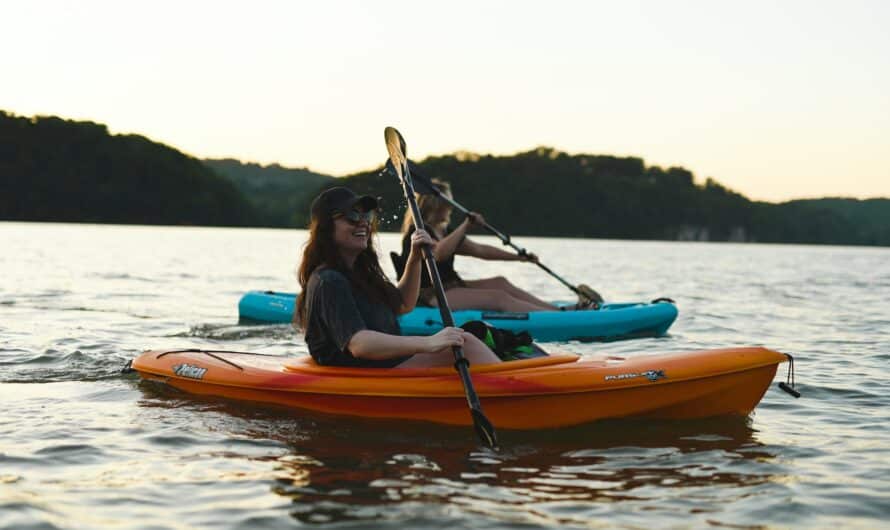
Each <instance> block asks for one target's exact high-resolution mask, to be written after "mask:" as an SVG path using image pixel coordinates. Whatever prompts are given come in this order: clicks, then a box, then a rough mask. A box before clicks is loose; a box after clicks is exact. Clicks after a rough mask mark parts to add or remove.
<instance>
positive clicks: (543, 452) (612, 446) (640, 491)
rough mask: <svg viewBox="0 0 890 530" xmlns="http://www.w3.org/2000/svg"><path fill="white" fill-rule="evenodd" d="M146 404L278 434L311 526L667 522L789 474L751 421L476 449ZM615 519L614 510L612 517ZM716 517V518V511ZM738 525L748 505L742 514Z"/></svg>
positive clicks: (390, 431) (528, 437) (160, 401)
mask: <svg viewBox="0 0 890 530" xmlns="http://www.w3.org/2000/svg"><path fill="white" fill-rule="evenodd" d="M140 389H141V390H142V391H143V393H144V396H145V398H144V399H143V400H142V401H141V402H140V404H141V406H143V407H159V408H173V409H178V408H181V407H185V408H187V409H188V408H192V409H196V410H195V411H196V412H197V411H198V410H199V411H201V413H202V414H203V417H204V418H205V419H206V418H207V413H208V412H210V411H213V412H214V414H215V415H218V416H216V417H218V418H220V423H219V424H218V425H215V426H214V425H206V424H205V425H206V427H207V428H209V429H211V430H216V429H228V428H231V422H230V421H231V418H240V419H243V420H245V422H244V423H243V425H245V426H246V428H244V429H238V430H236V431H233V432H230V433H229V434H230V435H235V436H245V437H248V438H252V439H257V440H275V441H278V442H280V443H281V444H283V445H284V446H285V447H287V451H286V452H285V453H284V454H281V455H279V456H277V457H275V458H274V463H275V466H274V468H273V469H271V470H270V475H269V478H270V479H271V480H272V481H273V486H272V488H271V491H273V492H274V493H275V494H276V495H279V496H281V497H283V498H286V499H288V500H289V501H290V503H291V504H292V506H291V508H290V509H289V513H290V515H291V516H292V517H294V518H295V519H297V520H299V521H300V522H303V523H312V524H321V523H333V522H347V521H366V522H367V521H374V520H382V519H392V518H393V517H395V518H398V519H399V520H414V521H420V520H426V519H427V518H431V519H435V520H439V521H441V519H442V518H445V519H452V520H454V519H457V520H463V519H464V518H472V517H473V516H474V515H475V516H477V517H480V516H481V517H484V518H485V519H487V520H497V521H501V522H504V523H511V524H518V525H525V524H532V525H540V524H545V525H558V526H565V525H570V526H578V525H581V526H586V525H588V524H590V523H591V521H592V518H594V519H596V518H604V519H603V521H601V522H605V521H606V520H607V518H608V517H609V513H611V512H614V511H615V507H616V506H620V507H621V508H620V510H619V511H620V512H622V513H625V515H632V514H637V513H638V514H648V516H655V515H657V516H658V517H659V518H660V520H664V521H667V520H670V519H671V518H676V519H677V521H678V522H681V521H686V522H687V523H688V522H689V521H690V519H689V518H690V517H693V519H692V520H695V518H702V521H704V520H705V519H713V521H712V522H714V521H719V520H720V519H721V514H720V512H721V504H722V503H726V502H736V501H739V500H741V499H745V498H746V497H752V496H760V495H766V494H768V493H767V492H770V493H769V494H775V493H776V491H775V490H777V489H779V490H781V489H782V488H783V486H782V484H783V483H784V482H787V481H788V480H789V477H787V476H786V475H785V471H784V470H783V468H782V467H781V466H778V465H776V464H775V459H776V453H775V452H774V450H773V449H771V448H770V447H769V446H767V445H765V444H763V443H761V442H759V441H758V439H757V431H756V430H755V429H753V428H752V427H751V420H750V419H748V418H721V419H714V420H703V421H682V422H678V421H639V420H635V421H608V422H600V423H597V424H593V425H588V426H583V427H577V428H571V429H560V430H555V431H550V432H546V433H536V432H523V431H503V432H501V438H502V443H503V448H502V449H501V450H500V451H497V452H495V451H491V450H488V449H484V448H479V447H475V448H474V447H473V445H474V441H473V438H472V436H473V435H472V432H471V430H470V429H462V428H456V427H443V426H439V425H435V424H406V423H405V422H387V421H363V420H360V419H347V420H344V419H343V418H337V417H330V416H326V415H321V414H318V413H312V412H308V411H299V412H294V411H288V410H284V409H270V408H269V407H262V408H259V407H254V406H251V405H245V404H240V403H233V402H227V401H221V400H217V399H202V398H200V397H195V396H187V395H185V394H182V393H180V392H179V391H177V390H175V389H170V388H167V387H164V386H161V385H157V384H154V383H145V382H143V383H141V384H140ZM613 515H614V514H613ZM705 516H707V517H705ZM733 520H735V521H738V514H734V515H733Z"/></svg>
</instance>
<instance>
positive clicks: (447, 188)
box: [402, 179, 451, 234]
mask: <svg viewBox="0 0 890 530" xmlns="http://www.w3.org/2000/svg"><path fill="white" fill-rule="evenodd" d="M430 182H432V183H433V185H434V186H435V187H437V188H439V190H440V191H441V192H442V193H444V194H445V195H451V185H450V184H448V183H447V182H445V181H444V180H439V179H430ZM414 197H415V198H416V199H417V209H419V210H420V215H421V217H423V222H424V224H427V225H432V226H436V225H439V224H442V223H447V222H448V220H449V218H450V217H451V204H449V203H448V202H446V201H443V200H442V199H440V198H439V197H438V195H434V194H428V195H423V194H420V193H415V194H414ZM413 226H414V216H413V215H412V214H411V208H408V209H407V210H405V219H404V220H403V221H402V233H403V234H407V233H408V231H409V230H411V228H412V227H413Z"/></svg>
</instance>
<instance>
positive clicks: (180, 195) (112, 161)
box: [0, 111, 257, 226]
mask: <svg viewBox="0 0 890 530" xmlns="http://www.w3.org/2000/svg"><path fill="white" fill-rule="evenodd" d="M0 220H19V221H71V222H94V223H132V224H183V225H220V226H240V225H253V224H255V223H256V221H257V217H256V214H255V212H254V210H253V207H252V206H251V205H250V204H249V203H248V202H247V200H246V199H245V198H244V197H243V196H242V195H241V193H240V192H238V190H237V189H236V188H235V186H234V185H233V184H232V183H231V182H229V181H228V180H225V179H224V178H222V177H220V176H219V175H217V174H216V173H214V172H213V171H212V170H210V169H208V168H207V167H206V166H205V165H204V164H203V163H201V161H199V160H197V159H195V158H193V157H190V156H187V155H185V154H183V153H181V152H179V151H177V150H176V149H173V148H171V147H168V146H166V145H163V144H160V143H156V142H152V141H151V140H148V139H147V138H144V137H142V136H137V135H111V134H109V133H108V129H107V127H105V126H104V125H100V124H97V123H92V122H82V121H81V122H79V121H69V120H63V119H60V118H56V117H34V118H25V117H19V116H13V115H11V114H8V113H6V112H2V111H0Z"/></svg>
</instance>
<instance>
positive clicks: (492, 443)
mask: <svg viewBox="0 0 890 530" xmlns="http://www.w3.org/2000/svg"><path fill="white" fill-rule="evenodd" d="M470 414H472V415H473V427H474V428H475V429H476V436H478V437H479V440H480V441H481V442H482V443H484V444H485V445H487V446H488V447H490V448H492V449H496V448H497V446H498V435H497V434H496V433H495V432H494V425H492V424H491V422H490V421H488V418H486V417H485V414H484V413H483V412H482V411H481V410H479V409H477V408H470Z"/></svg>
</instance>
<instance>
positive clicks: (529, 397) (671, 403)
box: [132, 348, 787, 429]
mask: <svg viewBox="0 0 890 530" xmlns="http://www.w3.org/2000/svg"><path fill="white" fill-rule="evenodd" d="M786 360H787V357H786V355H785V354H782V353H778V352H775V351H772V350H768V349H766V348H729V349H720V350H705V351H696V352H688V353H668V354H660V355H641V356H635V357H632V358H622V357H600V358H588V357H585V358H580V357H578V356H577V355H570V354H556V355H550V356H547V357H539V358H534V359H526V360H520V361H510V362H505V363H502V364H495V365H480V366H472V367H471V369H470V372H471V375H472V378H473V384H474V386H475V388H476V393H477V394H478V395H479V399H480V401H481V403H482V407H483V409H484V411H485V414H486V415H487V416H488V418H489V419H490V420H491V422H492V423H493V424H494V425H496V426H497V427H498V428H508V429H541V428H551V427H564V426H569V425H578V424H582V423H587V422H590V421H595V420H600V419H605V418H623V417H645V418H703V417H709V416H723V415H746V414H748V413H749V412H751V410H753V409H754V407H755V406H756V405H757V403H758V402H760V399H761V398H762V397H763V394H764V393H765V392H766V390H767V388H768V387H769V385H770V383H771V382H772V380H773V377H774V376H775V373H776V368H777V367H778V365H779V363H781V362H784V361H786ZM132 368H133V369H135V370H136V371H138V372H139V374H140V375H141V376H142V377H143V378H144V379H148V380H157V381H162V382H164V383H167V384H169V385H172V386H174V387H176V388H179V389H181V390H184V391H186V392H190V393H194V394H205V395H213V396H220V397H224V398H231V399H238V400H247V401H254V402H263V403H273V404H278V405H284V406H287V407H296V408H302V409H310V410H314V411H319V412H325V413H331V414H344V415H351V416H361V417H366V418H389V419H406V420H419V421H431V422H436V423H444V424H452V425H471V424H472V420H471V417H470V414H469V412H468V410H467V401H466V397H465V395H464V390H463V387H462V385H461V382H460V379H459V377H458V375H457V373H456V372H455V371H454V369H452V368H430V369H385V368H342V367H324V366H319V365H317V364H315V362H314V361H313V360H312V359H311V358H310V357H309V356H305V357H298V358H295V357H281V356H271V355H260V354H252V353H243V352H225V351H213V350H196V349H189V350H154V351H146V352H144V353H142V354H141V355H140V356H138V357H137V358H136V359H134V360H133V363H132Z"/></svg>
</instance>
